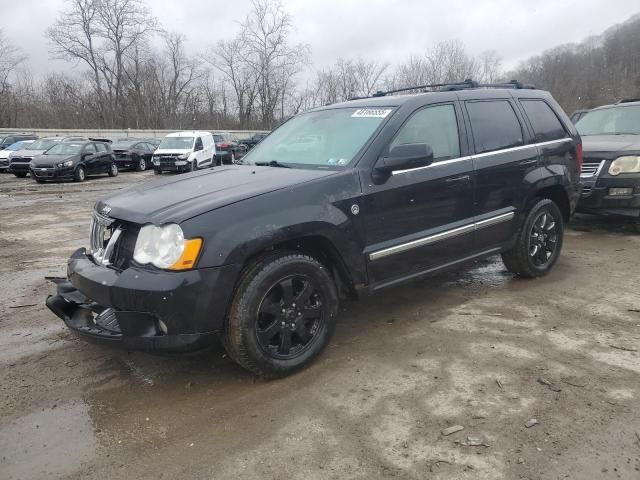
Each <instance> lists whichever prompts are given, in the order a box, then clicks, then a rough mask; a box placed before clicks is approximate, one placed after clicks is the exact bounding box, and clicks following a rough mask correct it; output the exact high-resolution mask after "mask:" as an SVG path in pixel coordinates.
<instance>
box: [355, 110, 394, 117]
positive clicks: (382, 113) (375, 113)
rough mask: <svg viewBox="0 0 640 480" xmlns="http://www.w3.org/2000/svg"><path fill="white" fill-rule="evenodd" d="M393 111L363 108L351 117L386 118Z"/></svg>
mask: <svg viewBox="0 0 640 480" xmlns="http://www.w3.org/2000/svg"><path fill="white" fill-rule="evenodd" d="M390 113H391V109H386V108H361V109H359V110H356V111H355V112H353V114H352V115H351V116H352V117H353V118H386V117H387V115H389V114H390Z"/></svg>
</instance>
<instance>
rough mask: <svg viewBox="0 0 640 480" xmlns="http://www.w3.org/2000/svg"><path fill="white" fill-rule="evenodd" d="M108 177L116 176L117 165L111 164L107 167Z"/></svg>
mask: <svg viewBox="0 0 640 480" xmlns="http://www.w3.org/2000/svg"><path fill="white" fill-rule="evenodd" d="M109 176H110V177H117V176H118V165H116V164H115V163H112V164H111V166H110V167H109Z"/></svg>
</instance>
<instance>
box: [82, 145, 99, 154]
mask: <svg viewBox="0 0 640 480" xmlns="http://www.w3.org/2000/svg"><path fill="white" fill-rule="evenodd" d="M96 151H97V150H96V146H95V145H94V144H93V143H89V144H87V146H86V147H84V153H90V154H94V153H96Z"/></svg>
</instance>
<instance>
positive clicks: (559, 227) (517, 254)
mask: <svg viewBox="0 0 640 480" xmlns="http://www.w3.org/2000/svg"><path fill="white" fill-rule="evenodd" d="M563 239H564V219H563V218H562V213H561V212H560V208H558V205H557V204H556V203H555V202H554V201H553V200H549V199H547V198H544V199H539V200H538V201H537V202H536V203H535V204H534V205H533V207H532V208H531V209H530V210H529V213H528V214H527V218H526V219H525V221H524V225H523V226H522V229H521V230H520V232H519V233H518V238H517V240H516V243H515V245H514V246H513V248H512V249H511V250H509V251H506V252H504V253H503V254H502V261H503V262H504V265H505V266H506V267H507V270H509V271H510V272H512V273H515V274H516V275H518V276H520V277H526V278H536V277H541V276H543V275H546V274H547V273H549V271H550V270H551V269H552V268H553V266H554V265H555V263H556V262H557V261H558V257H559V256H560V251H561V250H562V241H563Z"/></svg>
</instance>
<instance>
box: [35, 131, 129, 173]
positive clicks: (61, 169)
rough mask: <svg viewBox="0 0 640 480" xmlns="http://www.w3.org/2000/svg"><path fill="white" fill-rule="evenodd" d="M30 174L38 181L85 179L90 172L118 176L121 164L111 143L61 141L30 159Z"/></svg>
mask: <svg viewBox="0 0 640 480" xmlns="http://www.w3.org/2000/svg"><path fill="white" fill-rule="evenodd" d="M29 168H30V172H31V177H32V178H33V179H34V180H35V181H36V182H38V183H44V182H45V181H47V180H75V181H76V182H84V181H85V179H86V178H87V176H88V175H97V174H101V173H107V174H108V175H109V176H110V177H115V176H117V175H118V166H117V165H116V161H115V158H114V156H113V153H112V152H111V149H110V148H109V144H108V143H104V142H91V141H85V142H59V143H57V144H56V145H54V146H53V147H51V148H50V149H49V150H47V151H46V152H45V153H43V154H42V155H38V156H36V157H34V158H33V160H31V163H30V165H29Z"/></svg>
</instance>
